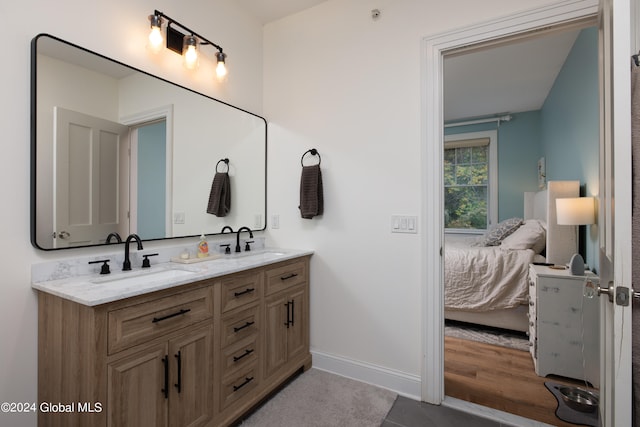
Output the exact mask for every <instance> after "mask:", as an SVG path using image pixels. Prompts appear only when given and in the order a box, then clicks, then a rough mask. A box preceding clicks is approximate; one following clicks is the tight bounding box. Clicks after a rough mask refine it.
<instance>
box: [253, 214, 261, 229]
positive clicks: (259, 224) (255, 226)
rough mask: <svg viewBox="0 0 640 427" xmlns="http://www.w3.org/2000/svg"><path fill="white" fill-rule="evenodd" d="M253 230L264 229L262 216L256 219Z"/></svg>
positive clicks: (257, 215)
mask: <svg viewBox="0 0 640 427" xmlns="http://www.w3.org/2000/svg"><path fill="white" fill-rule="evenodd" d="M253 228H262V215H261V214H256V216H255V218H254V224H253Z"/></svg>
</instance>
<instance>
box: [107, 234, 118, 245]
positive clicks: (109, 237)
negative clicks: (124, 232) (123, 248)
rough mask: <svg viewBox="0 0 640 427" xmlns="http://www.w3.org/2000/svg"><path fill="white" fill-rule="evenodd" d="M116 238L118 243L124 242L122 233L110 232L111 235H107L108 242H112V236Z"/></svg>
mask: <svg viewBox="0 0 640 427" xmlns="http://www.w3.org/2000/svg"><path fill="white" fill-rule="evenodd" d="M112 237H113V238H114V239H116V242H118V243H122V237H120V235H119V234H118V233H109V235H108V236H107V242H106V243H107V244H109V243H111V238H112Z"/></svg>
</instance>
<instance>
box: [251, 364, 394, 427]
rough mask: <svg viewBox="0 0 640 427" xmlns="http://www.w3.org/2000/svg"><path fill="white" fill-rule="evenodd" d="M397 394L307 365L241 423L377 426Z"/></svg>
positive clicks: (288, 426) (267, 426) (272, 426)
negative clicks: (305, 370)
mask: <svg viewBox="0 0 640 427" xmlns="http://www.w3.org/2000/svg"><path fill="white" fill-rule="evenodd" d="M396 397H397V394H396V393H394V392H392V391H389V390H385V389H382V388H378V387H375V386H372V385H369V384H365V383H362V382H359V381H355V380H352V379H349V378H344V377H341V376H339V375H335V374H331V373H328V372H325V371H321V370H318V369H310V370H308V371H307V372H305V373H303V374H301V375H300V376H299V377H298V378H296V379H295V380H293V381H292V382H291V383H290V384H289V385H288V386H287V387H285V388H284V389H283V390H282V391H280V392H279V393H278V394H276V395H275V396H274V397H273V398H272V399H271V400H269V401H268V402H267V403H265V404H264V405H263V406H262V407H260V408H259V409H258V410H257V411H256V412H254V413H253V414H252V415H251V416H250V417H249V418H247V419H246V420H244V421H243V422H242V423H241V424H240V425H241V426H242V427H252V426H255V427H301V426H304V427H333V426H341V427H342V426H349V427H369V426H371V427H373V426H375V427H378V426H380V424H382V421H383V420H384V418H385V416H386V415H387V413H388V412H389V410H390V409H391V406H392V405H393V402H394V401H395V399H396Z"/></svg>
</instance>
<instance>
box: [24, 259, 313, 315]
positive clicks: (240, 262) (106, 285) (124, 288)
mask: <svg viewBox="0 0 640 427" xmlns="http://www.w3.org/2000/svg"><path fill="white" fill-rule="evenodd" d="M312 253H313V251H309V250H297V249H279V248H278V249H275V248H264V249H260V250H257V251H252V252H251V253H247V252H243V253H242V254H239V255H235V254H233V255H223V256H221V257H219V258H216V259H212V260H207V261H204V262H199V263H193V264H182V263H176V262H162V263H158V264H155V265H152V266H151V267H150V268H144V269H143V268H134V269H133V270H131V271H113V272H112V273H111V274H108V275H107V274H105V275H101V274H99V273H93V274H84V275H78V276H73V277H64V278H59V279H56V278H54V279H51V280H39V281H38V280H36V279H34V280H33V281H32V283H31V287H32V288H34V289H37V290H39V291H42V292H47V293H50V294H53V295H57V296H59V297H61V298H65V299H68V300H71V301H75V302H77V303H80V304H83V305H87V306H96V305H100V304H105V303H109V302H113V301H118V300H122V299H125V298H131V297H134V296H139V295H144V294H147V293H149V292H155V291H159V290H163V289H169V288H173V287H176V286H180V285H184V284H188V283H193V282H197V281H200V280H204V279H210V278H214V277H220V276H224V275H227V274H231V273H237V272H240V271H245V270H249V269H252V268H257V267H262V266H265V265H269V264H273V263H276V262H280V261H286V260H289V259H294V258H298V257H301V256H305V255H311V254H312ZM112 269H113V267H112Z"/></svg>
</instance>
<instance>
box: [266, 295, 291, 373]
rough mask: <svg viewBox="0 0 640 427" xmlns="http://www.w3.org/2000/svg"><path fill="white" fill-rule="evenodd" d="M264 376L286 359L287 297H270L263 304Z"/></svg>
mask: <svg viewBox="0 0 640 427" xmlns="http://www.w3.org/2000/svg"><path fill="white" fill-rule="evenodd" d="M265 317H266V322H265V335H266V336H265V352H264V358H265V377H269V376H270V375H271V374H273V373H274V372H275V371H276V370H277V369H278V368H279V367H280V366H282V365H283V364H284V363H285V362H286V361H287V326H286V324H287V298H286V295H280V296H276V297H271V298H269V299H268V300H267V302H266V305H265Z"/></svg>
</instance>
